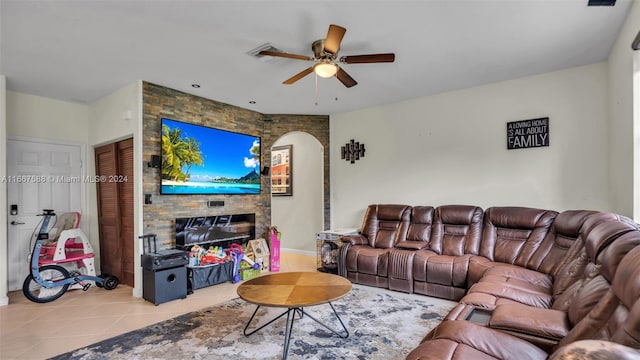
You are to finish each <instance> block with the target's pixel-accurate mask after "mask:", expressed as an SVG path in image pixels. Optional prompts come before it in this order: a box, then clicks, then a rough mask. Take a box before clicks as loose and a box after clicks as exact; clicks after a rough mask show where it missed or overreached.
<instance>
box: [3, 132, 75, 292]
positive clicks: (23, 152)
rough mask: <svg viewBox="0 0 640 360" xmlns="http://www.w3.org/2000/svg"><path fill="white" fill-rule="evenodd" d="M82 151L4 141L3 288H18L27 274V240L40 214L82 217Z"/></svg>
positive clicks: (34, 143) (18, 141) (72, 147)
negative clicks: (47, 211) (5, 257)
mask: <svg viewBox="0 0 640 360" xmlns="http://www.w3.org/2000/svg"><path fill="white" fill-rule="evenodd" d="M81 160H82V147H81V146H80V145H67V144H55V143H45V142H38V141H29V140H15V139H9V140H8V141H7V178H6V179H3V180H4V181H5V182H6V183H7V210H8V211H7V213H8V216H7V219H8V224H7V229H8V234H7V236H8V238H7V242H8V249H7V251H8V260H7V261H8V281H9V284H8V288H9V291H13V290H19V289H21V288H22V282H23V281H24V279H25V277H26V276H27V274H28V273H29V264H28V260H27V259H28V257H29V253H30V252H31V247H30V246H31V244H30V243H31V235H32V234H33V232H34V230H35V228H36V226H37V225H38V223H39V222H40V220H41V219H42V217H39V216H36V215H37V214H39V213H41V212H42V209H53V210H55V212H56V213H63V212H68V211H78V212H82V189H83V186H82V183H83V182H84V179H83V178H82V161H81Z"/></svg>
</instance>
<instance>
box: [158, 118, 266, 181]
mask: <svg viewBox="0 0 640 360" xmlns="http://www.w3.org/2000/svg"><path fill="white" fill-rule="evenodd" d="M161 171H162V173H161V179H162V185H161V193H162V194H260V138H259V137H255V136H251V135H246V134H240V133H234V132H229V131H224V130H220V129H214V128H210V127H205V126H201V125H194V124H187V123H183V122H180V121H175V120H170V119H162V166H161Z"/></svg>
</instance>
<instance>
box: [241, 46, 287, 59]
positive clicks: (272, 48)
mask: <svg viewBox="0 0 640 360" xmlns="http://www.w3.org/2000/svg"><path fill="white" fill-rule="evenodd" d="M264 50H266V51H275V52H284V51H282V50H281V49H278V48H277V47H275V46H273V44H272V43H266V44H262V45H260V46H258V47H257V48H255V49H251V50H249V51H247V54H249V55H251V56H253V57H255V58H257V59H258V60H260V61H262V62H276V61H278V60H280V58H278V57H275V56H268V55H260V54H259V52H260V51H264Z"/></svg>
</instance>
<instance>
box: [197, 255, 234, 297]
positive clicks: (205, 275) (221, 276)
mask: <svg viewBox="0 0 640 360" xmlns="http://www.w3.org/2000/svg"><path fill="white" fill-rule="evenodd" d="M233 265H234V264H233V261H227V262H225V263H223V264H216V265H206V266H188V267H187V279H188V281H187V286H188V290H189V293H191V292H193V290H195V289H200V288H203V287H206V286H211V285H216V284H220V283H223V282H227V281H231V280H232V279H233Z"/></svg>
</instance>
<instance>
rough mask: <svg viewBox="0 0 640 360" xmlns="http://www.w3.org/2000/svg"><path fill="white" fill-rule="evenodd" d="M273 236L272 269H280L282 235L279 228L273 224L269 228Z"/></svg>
mask: <svg viewBox="0 0 640 360" xmlns="http://www.w3.org/2000/svg"><path fill="white" fill-rule="evenodd" d="M269 235H270V236H271V271H280V236H281V233H280V232H279V231H278V228H277V227H275V226H272V227H270V228H269Z"/></svg>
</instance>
